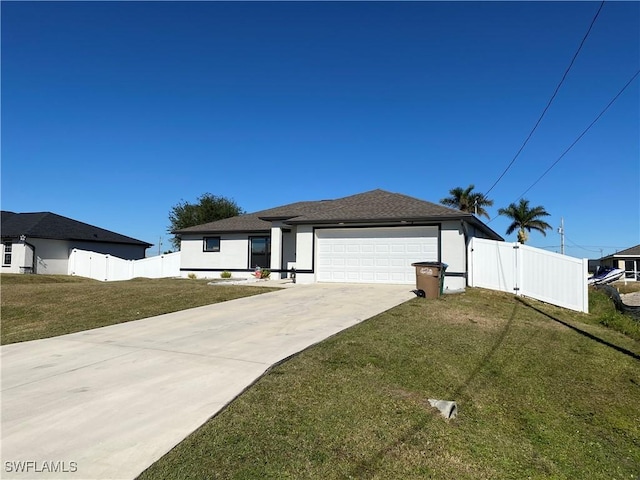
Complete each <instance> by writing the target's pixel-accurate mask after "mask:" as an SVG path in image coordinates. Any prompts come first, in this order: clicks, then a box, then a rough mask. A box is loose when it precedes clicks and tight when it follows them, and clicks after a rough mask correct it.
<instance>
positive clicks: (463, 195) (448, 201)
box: [440, 184, 493, 218]
mask: <svg viewBox="0 0 640 480" xmlns="http://www.w3.org/2000/svg"><path fill="white" fill-rule="evenodd" d="M474 187H475V185H473V184H471V185H469V186H468V187H467V188H464V189H463V188H461V187H456V188H452V189H451V190H449V195H451V196H450V197H447V198H443V199H442V200H440V203H441V204H443V205H446V206H447V207H453V208H457V209H458V210H462V211H463V212H465V213H475V214H476V215H480V216H483V215H484V216H485V217H487V218H489V214H488V213H487V211H486V210H485V209H484V207H490V206H492V205H493V200H489V199H488V198H487V197H485V196H484V194H483V193H479V192H474V191H473V189H474Z"/></svg>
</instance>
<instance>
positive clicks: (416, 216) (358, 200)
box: [174, 189, 502, 240]
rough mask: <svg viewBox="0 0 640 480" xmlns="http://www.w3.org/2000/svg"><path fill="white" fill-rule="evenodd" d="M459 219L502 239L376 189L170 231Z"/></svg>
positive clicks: (454, 214)
mask: <svg viewBox="0 0 640 480" xmlns="http://www.w3.org/2000/svg"><path fill="white" fill-rule="evenodd" d="M463 218H464V219H465V220H467V221H469V222H470V223H472V224H474V225H475V226H476V227H478V228H480V229H482V230H484V231H485V232H487V233H488V234H489V236H491V237H493V238H496V239H500V240H501V239H502V237H500V236H499V235H498V234H497V233H495V232H494V231H493V230H491V229H490V228H489V227H487V226H486V225H485V224H484V223H482V222H481V221H480V220H478V219H477V218H476V217H474V216H473V215H471V214H469V213H464V212H461V211H460V210H456V209H453V208H448V207H445V206H442V205H438V204H435V203H431V202H427V201H424V200H420V199H417V198H414V197H409V196H407V195H402V194H399V193H392V192H387V191H385V190H380V189H378V190H371V191H369V192H364V193H359V194H357V195H351V196H348V197H343V198H338V199H335V200H319V201H310V202H297V203H292V204H289V205H284V206H281V207H275V208H270V209H268V210H262V211H259V212H255V213H251V214H246V215H240V216H237V217H232V218H227V219H225V220H218V221H216V222H211V223H207V224H204V225H198V226H195V227H190V228H185V229H182V230H178V231H176V232H174V233H216V232H231V231H268V230H269V229H270V228H271V221H273V220H282V221H284V223H287V224H291V225H296V224H311V223H313V224H318V223H327V224H329V223H371V222H399V221H407V222H408V221H412V222H415V221H422V222H427V221H441V220H445V219H451V220H454V219H463Z"/></svg>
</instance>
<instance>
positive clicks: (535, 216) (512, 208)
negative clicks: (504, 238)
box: [498, 198, 552, 243]
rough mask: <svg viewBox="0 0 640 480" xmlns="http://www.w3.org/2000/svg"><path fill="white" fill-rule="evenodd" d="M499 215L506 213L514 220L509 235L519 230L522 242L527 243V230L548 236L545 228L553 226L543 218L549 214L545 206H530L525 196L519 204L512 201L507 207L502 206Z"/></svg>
mask: <svg viewBox="0 0 640 480" xmlns="http://www.w3.org/2000/svg"><path fill="white" fill-rule="evenodd" d="M498 215H504V216H505V217H508V218H510V219H511V220H513V221H512V222H511V225H509V227H508V228H507V235H510V234H512V233H513V232H515V231H516V230H518V242H520V243H525V242H526V241H527V240H528V239H529V235H528V234H527V232H531V230H536V231H538V232H540V233H541V234H542V235H544V236H546V235H547V233H546V232H545V230H550V229H551V228H552V227H551V225H549V224H548V223H547V222H545V221H544V220H541V218H542V217H548V216H549V213H547V211H546V210H545V209H544V207H542V206H537V207H533V208H529V200H526V199H524V198H521V199H520V202H519V203H518V204H517V205H516V204H515V203H512V204H511V205H509V206H508V207H507V208H501V209H500V210H498Z"/></svg>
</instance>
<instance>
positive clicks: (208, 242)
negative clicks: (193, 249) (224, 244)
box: [203, 237, 220, 252]
mask: <svg viewBox="0 0 640 480" xmlns="http://www.w3.org/2000/svg"><path fill="white" fill-rule="evenodd" d="M203 250H204V251H205V252H219V251H220V237H204V245H203Z"/></svg>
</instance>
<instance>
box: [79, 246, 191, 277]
mask: <svg viewBox="0 0 640 480" xmlns="http://www.w3.org/2000/svg"><path fill="white" fill-rule="evenodd" d="M69 275H78V276H80V277H89V278H93V279H95V280H100V281H105V282H110V281H114V280H130V279H132V278H136V277H146V278H165V277H179V276H180V252H175V253H168V254H166V255H158V256H157V257H149V258H143V259H141V260H124V259H122V258H118V257H114V256H113V255H104V254H102V253H96V252H89V251H86V250H78V249H75V248H74V249H73V250H72V251H71V255H69Z"/></svg>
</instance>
